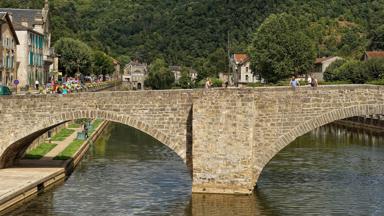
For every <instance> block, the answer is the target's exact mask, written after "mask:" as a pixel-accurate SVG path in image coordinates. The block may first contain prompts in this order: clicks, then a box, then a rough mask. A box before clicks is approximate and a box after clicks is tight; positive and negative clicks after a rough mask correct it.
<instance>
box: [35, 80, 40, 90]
mask: <svg viewBox="0 0 384 216" xmlns="http://www.w3.org/2000/svg"><path fill="white" fill-rule="evenodd" d="M39 84H40V83H39V80H36V81H35V87H36V90H39Z"/></svg>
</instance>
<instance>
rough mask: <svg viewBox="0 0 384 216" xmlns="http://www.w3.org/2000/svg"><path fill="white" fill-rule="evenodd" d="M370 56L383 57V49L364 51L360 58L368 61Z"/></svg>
mask: <svg viewBox="0 0 384 216" xmlns="http://www.w3.org/2000/svg"><path fill="white" fill-rule="evenodd" d="M372 58H384V51H366V52H365V53H364V55H363V57H362V60H363V61H368V60H369V59H372Z"/></svg>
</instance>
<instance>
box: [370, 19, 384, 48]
mask: <svg viewBox="0 0 384 216" xmlns="http://www.w3.org/2000/svg"><path fill="white" fill-rule="evenodd" d="M370 48H371V50H384V25H381V26H379V27H378V28H377V29H375V31H374V32H373V37H372V39H371V44H370Z"/></svg>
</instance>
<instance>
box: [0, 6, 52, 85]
mask: <svg viewBox="0 0 384 216" xmlns="http://www.w3.org/2000/svg"><path fill="white" fill-rule="evenodd" d="M0 11H4V12H8V13H9V14H12V17H13V18H12V19H13V24H14V28H15V30H16V34H17V37H18V39H19V42H20V44H19V45H18V46H17V62H18V64H19V67H18V71H17V79H18V80H19V81H20V84H19V85H20V86H21V87H23V86H27V85H28V86H32V85H33V84H34V83H35V81H36V80H39V81H40V83H42V84H44V83H47V82H48V79H49V76H50V75H49V72H50V71H52V70H53V63H54V62H55V58H56V57H55V54H54V50H53V49H52V48H51V33H50V29H49V19H48V13H49V5H48V0H45V4H44V8H42V9H14V8H0Z"/></svg>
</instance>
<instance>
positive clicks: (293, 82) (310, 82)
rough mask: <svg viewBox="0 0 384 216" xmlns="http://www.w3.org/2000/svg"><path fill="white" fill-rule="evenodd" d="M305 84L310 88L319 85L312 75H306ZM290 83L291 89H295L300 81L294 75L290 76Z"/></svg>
mask: <svg viewBox="0 0 384 216" xmlns="http://www.w3.org/2000/svg"><path fill="white" fill-rule="evenodd" d="M307 84H308V85H310V86H311V87H312V88H316V87H317V86H318V85H319V83H318V82H317V79H316V78H315V77H314V76H313V75H310V76H309V77H308V79H307ZM290 85H291V87H292V89H293V90H296V88H297V87H299V86H300V81H299V80H298V79H297V78H296V76H292V79H291V82H290Z"/></svg>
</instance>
